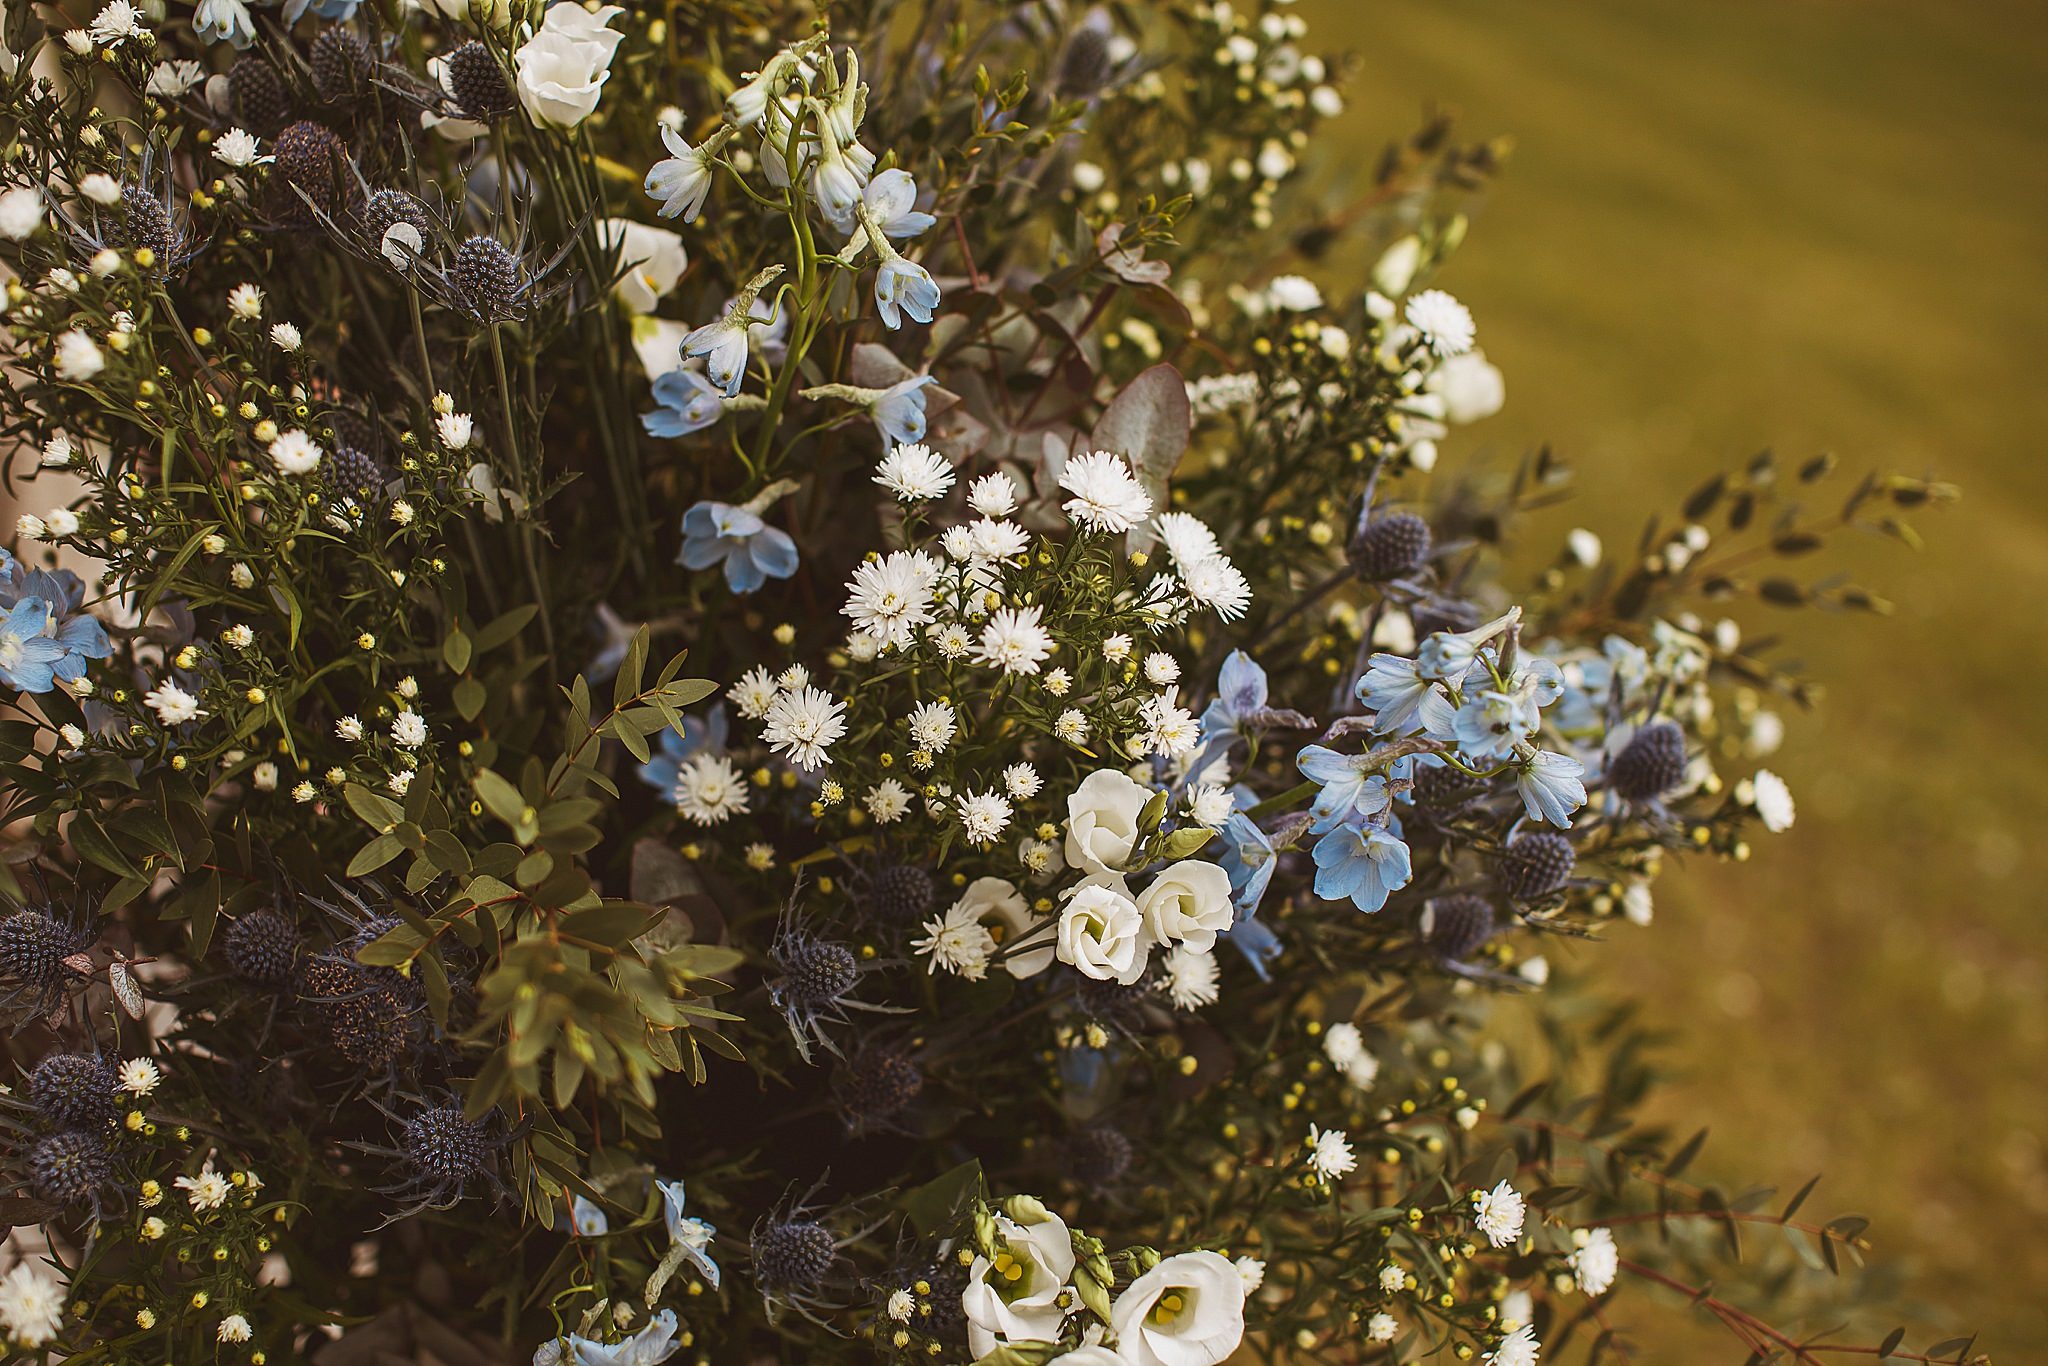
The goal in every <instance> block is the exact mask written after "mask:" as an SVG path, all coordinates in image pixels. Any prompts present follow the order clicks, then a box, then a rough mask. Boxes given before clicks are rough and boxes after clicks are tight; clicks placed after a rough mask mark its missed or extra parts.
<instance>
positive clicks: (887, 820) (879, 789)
mask: <svg viewBox="0 0 2048 1366" xmlns="http://www.w3.org/2000/svg"><path fill="white" fill-rule="evenodd" d="M861 805H862V806H865V807H866V808H867V809H868V814H869V815H870V816H873V817H874V818H875V824H876V825H893V824H895V823H896V822H897V821H899V820H902V819H903V813H904V812H906V811H908V810H910V789H909V788H907V787H905V786H904V785H903V784H902V783H899V782H897V781H896V780H895V779H894V778H884V779H882V781H880V782H879V783H876V784H875V785H874V786H873V787H871V788H869V789H868V793H867V795H866V796H865V797H862V798H861Z"/></svg>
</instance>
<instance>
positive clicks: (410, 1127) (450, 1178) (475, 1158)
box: [402, 1105, 491, 1186]
mask: <svg viewBox="0 0 2048 1366" xmlns="http://www.w3.org/2000/svg"><path fill="white" fill-rule="evenodd" d="M402 1149H403V1151H404V1153H405V1160H406V1162H407V1163H408V1164H410V1165H411V1167H412V1169H413V1172H414V1174H415V1175H416V1176H417V1177H418V1178H419V1180H420V1181H421V1182H423V1183H426V1184H436V1185H438V1184H446V1185H456V1186H460V1185H462V1184H464V1183H466V1182H468V1181H469V1180H470V1179H471V1178H472V1177H476V1176H480V1175H482V1173H483V1170H484V1163H485V1160H486V1159H487V1158H488V1156H489V1155H490V1151H491V1144H490V1141H489V1139H488V1138H487V1137H486V1135H485V1133H484V1127H483V1125H481V1124H478V1123H476V1122H475V1121H473V1120H471V1119H470V1118H469V1117H468V1116H466V1115H464V1114H463V1113H462V1107H461V1106H459V1105H437V1106H432V1107H430V1108H428V1109H425V1110H422V1111H420V1112H419V1113H418V1114H416V1115H414V1116H413V1117H412V1118H411V1119H409V1120H407V1121H406V1122H405V1133H404V1135H403V1139H402Z"/></svg>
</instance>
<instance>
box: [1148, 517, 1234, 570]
mask: <svg viewBox="0 0 2048 1366" xmlns="http://www.w3.org/2000/svg"><path fill="white" fill-rule="evenodd" d="M1152 527H1153V529H1154V530H1156V531H1157V532H1158V533H1159V539H1160V540H1162V541H1164V542H1165V543H1166V553H1167V554H1169V555H1171V556H1173V562H1174V563H1175V564H1178V565H1180V566H1182V567H1183V568H1185V567H1187V566H1190V565H1197V564H1201V563H1202V562H1203V561H1205V560H1213V559H1215V558H1216V557H1217V556H1218V555H1221V554H1222V553H1223V547H1222V546H1221V545H1219V544H1218V543H1217V540H1216V533H1215V532H1213V531H1211V530H1210V529H1209V524H1208V523H1207V522H1204V521H1203V520H1202V519H1201V518H1199V517H1197V516H1195V515H1194V514H1193V513H1189V512H1162V513H1160V514H1159V515H1158V516H1157V517H1154V518H1153V519H1152Z"/></svg>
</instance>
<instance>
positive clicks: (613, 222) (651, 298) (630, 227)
mask: <svg viewBox="0 0 2048 1366" xmlns="http://www.w3.org/2000/svg"><path fill="white" fill-rule="evenodd" d="M597 239H598V241H600V242H602V243H604V245H605V248H606V250H608V251H616V252H618V262H619V267H620V272H621V273H620V275H619V279H618V283H617V284H615V285H613V286H612V292H613V293H614V294H616V295H617V296H618V299H619V302H620V303H622V304H624V305H625V306H626V311H627V312H628V313H652V312H653V311H654V306H655V305H656V304H658V303H660V302H661V299H662V296H663V295H665V294H667V293H668V292H669V291H670V290H672V289H674V288H675V287H676V281H678V280H680V279H682V278H683V269H684V267H686V266H688V265H689V263H690V257H689V253H688V252H686V251H684V250H683V239H682V237H681V236H680V235H679V234H677V233H673V232H670V231H669V230H668V229H667V228H657V227H652V226H649V225H648V224H646V223H635V222H634V221H633V220H632V219H630V218H605V219H600V220H599V221H598V224H597Z"/></svg>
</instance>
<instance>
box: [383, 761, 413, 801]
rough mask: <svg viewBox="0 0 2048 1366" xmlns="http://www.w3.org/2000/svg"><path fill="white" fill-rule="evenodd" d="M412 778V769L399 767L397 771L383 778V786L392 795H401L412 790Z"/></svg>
mask: <svg viewBox="0 0 2048 1366" xmlns="http://www.w3.org/2000/svg"><path fill="white" fill-rule="evenodd" d="M412 779H413V772H412V770H411V769H409V768H401V769H399V770H398V772H396V773H394V774H392V775H391V776H390V777H388V778H386V779H385V780H384V788H385V790H386V791H388V792H389V793H391V795H392V796H394V797H403V796H404V795H405V794H406V793H408V792H410V791H412Z"/></svg>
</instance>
